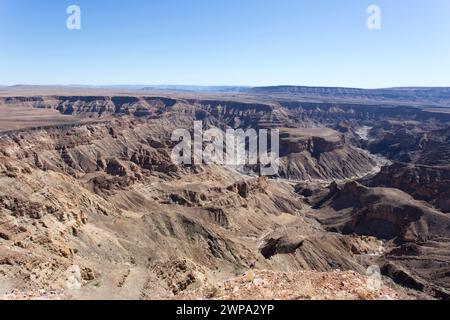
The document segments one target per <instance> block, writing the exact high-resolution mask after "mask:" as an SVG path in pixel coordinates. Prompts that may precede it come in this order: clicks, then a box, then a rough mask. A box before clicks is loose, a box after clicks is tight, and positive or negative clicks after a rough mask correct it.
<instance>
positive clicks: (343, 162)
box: [280, 128, 377, 182]
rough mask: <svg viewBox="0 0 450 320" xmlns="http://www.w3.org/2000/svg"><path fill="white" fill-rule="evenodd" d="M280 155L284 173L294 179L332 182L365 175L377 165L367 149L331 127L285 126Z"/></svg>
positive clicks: (282, 172)
mask: <svg viewBox="0 0 450 320" xmlns="http://www.w3.org/2000/svg"><path fill="white" fill-rule="evenodd" d="M280 156H281V159H280V176H281V177H283V178H287V179H290V180H299V181H314V180H322V181H330V182H331V181H333V180H343V179H344V180H345V179H350V178H355V177H360V176H364V175H366V174H368V173H370V172H372V171H373V170H376V168H377V163H376V161H375V160H374V159H373V158H372V157H371V156H370V155H369V154H368V153H367V152H365V151H363V150H360V149H358V148H356V147H353V146H351V145H349V144H348V143H346V141H345V138H344V136H343V135H342V134H340V133H338V132H336V131H334V130H331V129H327V128H314V129H302V128H296V129H293V128H286V129H281V135H280Z"/></svg>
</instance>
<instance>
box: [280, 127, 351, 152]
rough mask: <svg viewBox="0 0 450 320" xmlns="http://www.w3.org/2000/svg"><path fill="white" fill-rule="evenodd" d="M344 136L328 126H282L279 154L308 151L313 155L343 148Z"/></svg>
mask: <svg viewBox="0 0 450 320" xmlns="http://www.w3.org/2000/svg"><path fill="white" fill-rule="evenodd" d="M344 146H345V140H344V136H343V135H342V134H340V133H338V132H337V131H334V130H331V129H328V128H308V129H305V128H283V129H281V130H280V155H281V156H286V155H289V154H294V153H301V152H305V151H307V152H309V153H311V154H312V155H313V156H314V157H318V156H320V154H322V153H324V152H331V151H334V150H337V149H343V148H344Z"/></svg>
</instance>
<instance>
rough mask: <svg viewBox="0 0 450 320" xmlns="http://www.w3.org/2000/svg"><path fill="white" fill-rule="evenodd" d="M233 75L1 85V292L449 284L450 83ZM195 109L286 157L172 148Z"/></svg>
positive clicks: (81, 294) (404, 293) (103, 294)
mask: <svg viewBox="0 0 450 320" xmlns="http://www.w3.org/2000/svg"><path fill="white" fill-rule="evenodd" d="M232 91H233V92H222V91H217V92H183V91H176V90H170V91H169V90H167V91H164V90H162V89H158V90H156V89H152V88H143V89H139V90H128V91H127V90H123V91H118V90H117V89H115V90H106V89H102V90H100V89H95V90H94V89H90V90H88V89H76V90H75V89H61V88H50V89H49V88H41V89H39V88H34V89H33V90H31V89H30V88H22V89H20V88H15V89H11V88H9V89H8V88H2V89H1V90H0V119H1V120H0V297H4V298H5V299H15V298H27V297H28V298H50V299H104V298H111V299H196V298H206V299H215V298H217V299H239V298H241V299H242V298H244V299H251V298H255V299H258V298H265V299H272V298H286V299H315V298H328V299H339V298H341V299H383V298H392V299H448V298H449V297H450V273H449V270H450V216H449V212H450V202H449V198H450V184H449V179H450V171H449V170H450V134H449V132H450V129H449V124H450V112H448V110H450V109H448V107H449V99H450V97H449V92H448V90H446V89H438V88H434V89H433V88H430V89H426V88H422V89H416V90H412V89H396V90H395V89H389V90H388V89H386V90H379V91H370V90H369V91H364V90H359V89H340V88H334V89H332V88H328V89H326V88H303V87H271V88H246V89H243V88H240V89H237V88H235V89H233V90H232ZM194 121H202V123H203V126H204V129H209V128H212V127H216V128H219V129H221V130H226V129H244V130H246V129H255V130H259V129H278V130H279V131H280V159H279V164H280V168H279V172H278V174H277V175H274V176H268V177H260V176H258V175H257V174H253V173H255V172H256V173H257V172H258V170H256V169H258V168H254V167H249V168H243V169H242V168H239V169H238V168H234V167H227V166H220V165H205V164H203V165H198V164H197V165H177V164H174V163H173V162H172V160H171V156H170V155H171V152H172V149H173V147H174V146H175V145H176V143H175V142H173V141H172V140H171V135H172V132H173V131H174V130H175V129H180V128H182V129H186V130H188V131H192V130H193V123H194ZM363 133H364V134H363ZM374 265H375V266H378V267H379V269H380V272H381V276H382V288H381V289H380V290H379V292H373V291H371V290H369V288H367V285H366V281H368V280H369V276H368V275H367V269H368V268H369V267H370V266H374ZM305 281H306V282H305ZM274 283H277V290H274V292H270V290H268V288H270V287H272V286H273V284H274ZM305 283H306V284H305ZM341 283H344V285H342V286H341V285H340V284H341ZM278 284H279V286H278ZM283 285H286V287H287V288H289V290H291V291H289V292H288V293H286V292H285V293H283V292H282V290H281V289H282V287H283ZM301 288H304V289H305V288H306V289H308V290H306V289H305V290H303V291H302V290H301ZM327 288H328V289H327ZM324 290H326V291H324Z"/></svg>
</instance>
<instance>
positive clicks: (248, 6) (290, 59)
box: [0, 0, 450, 88]
mask: <svg viewBox="0 0 450 320" xmlns="http://www.w3.org/2000/svg"><path fill="white" fill-rule="evenodd" d="M71 4H76V5H79V6H80V8H81V23H82V28H81V30H76V31H70V30H68V29H67V28H66V19H67V17H68V15H67V14H66V8H67V7H68V6H69V5H71ZM371 4H376V5H378V6H379V7H380V8H381V13H382V16H381V17H382V29H381V30H379V31H373V30H372V31H371V30H368V29H367V27H366V20H367V18H368V14H367V13H366V9H367V7H368V6H369V5H371ZM0 84H2V85H11V84H92V85H111V84H179V85H252V86H257V85H278V84H291V85H317V86H347V87H366V88H373V87H391V86H450V1H448V0H427V1H425V0H414V1H409V0H371V1H366V0H127V1H118V0H110V1H106V0H71V1H65V0H0Z"/></svg>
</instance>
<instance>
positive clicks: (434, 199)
mask: <svg viewBox="0 0 450 320" xmlns="http://www.w3.org/2000/svg"><path fill="white" fill-rule="evenodd" d="M369 184H370V185H373V186H384V187H389V188H397V189H400V190H403V191H405V192H407V193H409V194H410V195H412V196H413V197H414V198H415V199H418V200H424V201H427V202H430V203H431V204H433V205H435V206H436V207H437V208H439V209H440V210H442V211H443V212H450V200H449V199H450V168H448V167H437V166H435V167H433V166H423V165H414V164H404V163H395V164H393V165H391V166H386V167H383V168H382V169H381V172H380V173H379V174H378V175H376V176H375V177H374V178H373V179H371V180H370V182H369Z"/></svg>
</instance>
